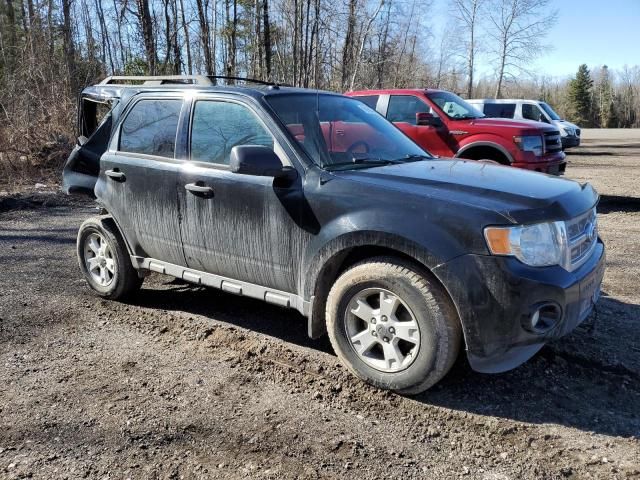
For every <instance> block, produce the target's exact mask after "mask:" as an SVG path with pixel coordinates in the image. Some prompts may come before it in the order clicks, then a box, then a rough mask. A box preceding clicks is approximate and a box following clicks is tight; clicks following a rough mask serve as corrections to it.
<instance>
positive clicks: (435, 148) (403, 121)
mask: <svg viewBox="0 0 640 480" xmlns="http://www.w3.org/2000/svg"><path fill="white" fill-rule="evenodd" d="M425 112H426V113H431V114H433V115H434V116H438V114H437V113H436V112H435V111H434V109H432V108H431V107H430V106H429V105H428V104H427V103H426V101H424V100H422V99H421V98H419V97H416V96H414V95H390V96H389V104H388V107H387V112H386V117H387V120H389V121H391V122H393V123H394V124H395V125H396V126H397V127H398V128H399V129H400V130H402V131H403V132H404V133H405V134H406V135H407V136H409V137H410V138H411V139H412V140H413V141H414V142H416V143H417V144H418V145H420V146H421V147H422V148H424V149H425V150H427V151H428V152H429V153H432V154H434V155H438V156H442V157H452V156H453V155H454V153H455V152H454V151H452V149H451V147H450V146H449V142H450V138H451V137H450V135H449V130H448V128H447V126H446V124H445V123H444V122H443V123H442V126H439V127H433V126H427V125H416V113H425Z"/></svg>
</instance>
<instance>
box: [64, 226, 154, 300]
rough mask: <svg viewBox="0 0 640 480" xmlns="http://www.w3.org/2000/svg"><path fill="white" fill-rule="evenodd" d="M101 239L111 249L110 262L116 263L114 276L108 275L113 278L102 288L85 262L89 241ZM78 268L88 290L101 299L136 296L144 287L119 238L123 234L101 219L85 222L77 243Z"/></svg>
mask: <svg viewBox="0 0 640 480" xmlns="http://www.w3.org/2000/svg"><path fill="white" fill-rule="evenodd" d="M96 234H97V235H99V236H101V237H102V238H103V239H104V241H105V242H106V245H107V246H108V248H109V253H110V258H109V260H113V262H112V263H110V265H112V268H113V273H109V275H110V278H109V281H108V282H107V283H106V284H104V285H103V284H100V283H98V281H96V279H95V278H94V276H93V275H92V274H91V273H90V272H89V265H88V261H87V260H85V249H87V248H90V247H89V246H88V239H90V238H95V235H96ZM77 254H78V264H79V265H80V270H81V271H82V274H83V275H84V277H85V279H86V280H87V283H88V284H89V286H90V287H91V288H92V289H93V290H94V291H95V292H96V293H97V294H98V295H100V296H101V297H104V298H109V299H112V300H118V299H123V298H126V297H127V296H128V295H131V294H132V293H134V292H136V291H137V290H139V289H140V286H141V285H142V282H143V280H144V279H143V278H141V277H140V276H139V275H138V272H137V270H136V269H135V268H133V265H132V264H131V259H130V257H129V253H128V251H127V246H126V245H125V243H124V240H123V239H122V236H121V235H120V232H119V231H118V230H117V228H116V227H115V226H112V225H111V222H110V221H108V220H106V221H105V219H101V218H99V217H92V218H89V219H88V220H86V221H85V222H84V223H83V224H82V225H81V226H80V230H79V231H78V242H77Z"/></svg>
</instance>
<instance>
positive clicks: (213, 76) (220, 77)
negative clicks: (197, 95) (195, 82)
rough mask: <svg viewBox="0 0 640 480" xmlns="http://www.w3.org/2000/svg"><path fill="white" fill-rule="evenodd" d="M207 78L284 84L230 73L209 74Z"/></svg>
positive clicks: (275, 84) (259, 83)
mask: <svg viewBox="0 0 640 480" xmlns="http://www.w3.org/2000/svg"><path fill="white" fill-rule="evenodd" d="M207 78H209V79H211V81H214V82H215V80H239V81H241V82H247V83H257V84H258V85H273V86H278V85H284V84H282V83H278V82H269V81H266V80H258V79H256V78H247V77H230V76H228V75H207Z"/></svg>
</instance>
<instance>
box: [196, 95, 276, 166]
mask: <svg viewBox="0 0 640 480" xmlns="http://www.w3.org/2000/svg"><path fill="white" fill-rule="evenodd" d="M237 145H263V146H265V147H271V148H273V137H271V135H270V134H269V132H268V131H267V130H266V129H265V128H264V127H263V126H262V124H261V123H260V121H259V120H258V119H257V118H256V116H255V115H254V114H253V112H251V111H250V110H249V109H248V108H247V107H244V106H242V105H239V104H237V103H230V102H222V101H215V100H199V101H197V102H196V104H195V108H194V110H193V120H192V124H191V159H192V160H195V161H198V162H209V163H219V164H224V165H228V164H229V156H230V155H231V149H232V148H233V147H235V146H237Z"/></svg>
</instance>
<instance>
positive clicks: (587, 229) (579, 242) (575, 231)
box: [566, 208, 598, 270]
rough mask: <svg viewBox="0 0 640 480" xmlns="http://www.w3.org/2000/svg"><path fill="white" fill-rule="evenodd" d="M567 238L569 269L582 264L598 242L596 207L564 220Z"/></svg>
mask: <svg viewBox="0 0 640 480" xmlns="http://www.w3.org/2000/svg"><path fill="white" fill-rule="evenodd" d="M566 228H567V240H568V242H569V251H570V252H571V259H570V270H575V269H576V268H578V267H579V266H580V265H582V264H583V263H584V262H585V261H586V260H587V259H588V258H589V256H590V255H591V253H592V252H593V250H594V249H595V248H596V244H597V243H598V218H597V216H596V209H595V208H593V209H592V210H590V211H588V212H587V213H585V214H583V215H581V216H579V217H577V218H574V219H573V220H569V221H568V222H566Z"/></svg>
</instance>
